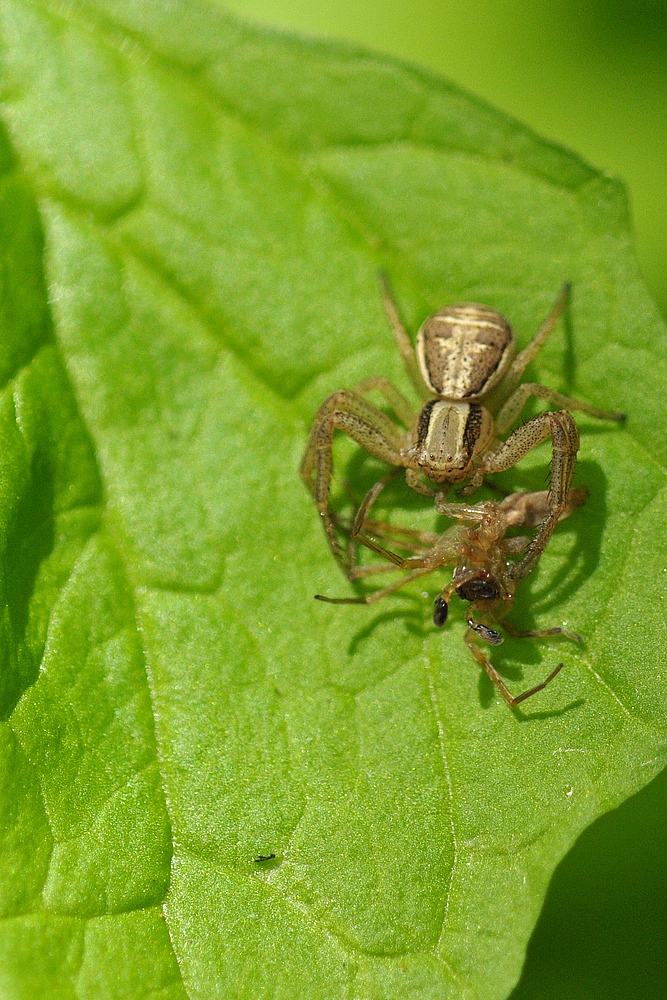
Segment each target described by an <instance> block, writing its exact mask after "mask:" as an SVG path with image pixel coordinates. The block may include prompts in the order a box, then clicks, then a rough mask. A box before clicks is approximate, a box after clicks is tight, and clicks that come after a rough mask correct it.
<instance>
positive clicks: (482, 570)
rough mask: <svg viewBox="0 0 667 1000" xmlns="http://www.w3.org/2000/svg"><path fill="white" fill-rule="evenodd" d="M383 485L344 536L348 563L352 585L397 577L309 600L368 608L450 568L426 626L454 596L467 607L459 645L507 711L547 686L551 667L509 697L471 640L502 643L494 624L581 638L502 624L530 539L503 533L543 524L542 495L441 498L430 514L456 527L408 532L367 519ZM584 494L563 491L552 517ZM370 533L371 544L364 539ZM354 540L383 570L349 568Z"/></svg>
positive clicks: (545, 500)
mask: <svg viewBox="0 0 667 1000" xmlns="http://www.w3.org/2000/svg"><path fill="white" fill-rule="evenodd" d="M386 481H387V480H386V479H385V480H382V481H381V482H379V483H377V484H376V485H375V486H374V487H373V489H372V490H371V491H370V492H369V493H368V494H367V496H366V498H365V500H364V502H363V503H362V505H361V507H360V508H359V510H358V512H357V516H356V518H355V521H354V525H353V527H352V531H351V543H352V544H351V563H352V568H353V570H354V577H355V578H356V579H360V578H364V577H369V576H372V575H374V574H376V573H382V572H388V571H392V570H394V571H398V570H401V571H403V572H404V573H405V575H404V576H403V577H402V578H401V579H400V580H397V581H396V582H394V583H392V584H390V585H389V586H387V587H383V588H382V589H380V590H375V591H373V592H372V593H371V594H368V595H367V596H366V597H338V598H331V597H325V596H323V595H321V594H318V595H317V600H320V601H326V602H328V603H329V604H375V603H377V601H379V600H381V599H382V598H383V597H386V596H387V595H389V594H393V593H395V592H396V591H397V590H399V588H401V587H404V586H405V585H406V584H407V583H411V582H412V581H413V580H418V579H419V578H420V577H423V576H426V575H427V574H429V573H433V572H434V571H435V570H437V569H440V568H441V567H443V566H448V565H450V564H451V563H453V564H454V573H453V576H452V579H451V581H450V582H449V583H447V584H446V585H445V586H444V587H443V588H442V590H441V591H440V593H439V594H438V596H437V597H436V599H435V604H434V607H433V622H434V624H435V625H437V626H442V625H444V624H445V622H446V621H447V617H448V612H449V602H450V600H451V599H452V597H453V596H454V594H456V595H457V596H458V597H460V598H461V599H462V600H464V601H467V602H468V609H467V612H466V621H467V623H468V630H467V632H466V635H465V643H466V646H467V647H468V649H469V650H470V653H471V654H472V656H473V657H474V658H475V660H476V661H477V663H479V665H480V666H481V667H482V668H483V669H484V670H485V671H486V673H487V674H488V676H489V677H490V678H491V680H492V681H493V683H494V684H495V686H496V687H497V688H498V690H499V691H500V693H501V695H502V696H503V698H504V699H505V701H506V702H507V704H508V705H510V706H511V707H512V708H514V707H515V706H516V705H519V704H520V703H521V702H522V701H525V700H526V698H530V697H532V695H534V694H537V693H538V691H543V690H544V688H545V687H546V686H547V684H549V683H551V681H552V680H553V679H554V677H555V676H556V675H557V674H558V672H559V671H560V670H561V669H562V666H563V664H562V663H559V664H558V666H557V667H555V668H554V670H552V671H551V673H550V674H549V676H548V677H547V678H546V679H545V680H543V681H542V682H541V683H540V684H536V685H535V686H534V687H531V688H529V689H528V690H527V691H524V692H523V693H522V694H519V695H516V696H515V695H512V693H511V692H510V691H509V689H508V688H507V685H506V684H505V682H504V680H503V679H502V677H501V676H500V674H499V673H498V671H497V670H496V668H495V667H494V666H493V664H492V663H491V660H490V659H489V657H488V656H487V654H486V653H485V651H484V650H483V649H482V648H481V646H480V645H479V643H478V641H477V640H480V639H481V640H482V641H484V642H487V643H490V644H491V645H492V646H498V645H500V643H502V641H503V637H502V635H501V634H500V632H499V631H498V629H497V628H496V626H497V625H500V627H501V628H503V629H504V631H505V632H507V633H508V635H510V636H512V637H515V638H532V639H541V638H546V637H548V636H557V635H560V636H565V638H567V639H572V640H574V641H575V642H581V636H579V635H577V634H576V633H575V632H570V631H569V630H568V629H566V628H561V627H554V628H545V629H532V630H530V631H521V630H520V629H517V628H515V626H514V625H512V624H511V623H510V622H508V621H507V620H506V615H507V614H508V613H509V612H510V611H511V609H512V607H513V605H514V597H515V591H516V584H517V579H516V574H515V572H514V570H515V567H516V566H517V565H518V564H517V563H516V561H515V559H516V557H521V556H522V555H523V553H525V552H526V550H527V549H528V548H529V547H530V544H531V536H530V535H526V534H517V535H514V536H512V537H507V532H508V531H509V529H510V528H517V529H527V530H531V529H534V528H536V527H537V526H538V525H540V524H542V523H543V522H544V518H545V517H547V516H548V515H549V511H550V509H551V506H550V499H549V494H548V492H546V491H543V492H534V493H529V492H522V493H512V494H511V495H510V496H508V497H506V498H505V499H504V500H503V501H502V502H500V503H498V502H496V501H494V500H490V501H485V502H483V503H478V504H474V505H470V504H465V503H447V502H446V500H445V498H444V496H443V495H442V494H441V495H439V496H438V497H436V502H435V503H436V508H437V510H438V511H439V513H441V514H444V515H445V516H446V517H450V518H454V519H456V520H457V521H458V522H459V523H457V524H454V525H452V526H451V527H450V528H448V529H447V530H446V531H445V532H443V533H442V534H435V533H431V532H423V531H416V530H413V529H409V528H402V527H400V526H396V525H390V524H384V523H381V522H378V521H373V520H370V519H369V516H368V515H369V513H370V510H371V507H372V506H373V504H374V503H375V500H376V499H377V497H378V495H379V493H380V491H381V490H382V488H383V487H384V485H385V483H386ZM587 496H588V490H586V489H571V490H570V491H569V494H568V499H567V502H566V503H565V505H564V506H562V507H561V508H560V512H559V519H560V520H562V519H563V518H565V517H568V516H569V515H570V514H571V513H572V511H573V510H574V509H575V507H581V506H582V505H583V504H584V503H585V502H586V498H587ZM371 535H374V536H375V538H372V537H370V536H371ZM377 538H380V539H382V540H383V541H389V540H391V539H393V541H394V544H395V545H397V546H398V547H399V548H401V549H404V550H407V551H411V552H413V553H414V554H413V555H410V556H400V555H398V554H397V553H396V552H394V551H392V550H391V549H388V548H386V546H385V545H382V544H380V543H379V542H378V541H376V540H375V539H377ZM356 542H361V543H362V544H363V545H365V546H366V547H367V548H369V549H371V550H372V551H373V552H375V553H377V555H379V556H382V558H383V559H384V560H386V562H387V563H389V564H390V565H386V563H385V564H384V565H382V564H377V563H376V564H373V565H370V566H357V565H356V557H355V556H354V552H353V546H354V544H355V543H356Z"/></svg>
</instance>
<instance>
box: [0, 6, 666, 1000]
mask: <svg viewBox="0 0 667 1000" xmlns="http://www.w3.org/2000/svg"><path fill="white" fill-rule="evenodd" d="M0 37H1V46H2V48H1V60H0V90H1V92H2V101H3V103H2V116H3V120H4V123H5V128H6V135H5V136H4V137H3V138H2V149H1V150H0V169H1V170H2V173H1V175H0V232H1V233H2V241H1V242H2V248H3V249H2V258H1V260H2V307H1V308H2V328H3V339H2V345H1V353H0V372H1V374H2V383H1V384H2V386H3V390H2V397H1V400H0V405H1V410H0V435H1V437H2V450H1V452H0V454H1V455H2V459H1V466H0V469H1V472H0V546H1V552H2V580H1V582H2V588H3V589H2V602H1V603H2V607H3V609H4V610H3V615H2V624H1V628H2V633H1V637H0V642H1V649H2V663H3V669H2V675H1V677H0V709H1V711H2V720H3V721H2V722H1V723H0V747H1V750H0V752H1V753H2V756H3V759H2V765H1V766H2V772H1V773H2V774H3V776H4V777H3V780H2V785H1V787H0V797H1V799H2V808H1V809H0V838H1V843H2V850H0V913H1V915H2V917H3V920H2V922H1V923H0V992H2V994H3V995H6V996H8V997H9V996H11V997H21V998H23V997H25V998H32V997H35V996H49V997H58V998H60V997H63V998H72V1000H73V998H74V997H76V998H77V1000H96V998H105V1000H106V998H113V1000H121V998H128V1000H129V998H131V1000H137V998H141V997H144V996H145V997H147V998H148V997H149V996H154V997H160V998H165V1000H166V998H169V1000H183V998H185V997H186V996H187V997H192V998H194V997H197V998H206V1000H208V998H214V997H221V998H225V1000H227V998H230V997H248V998H252V1000H259V998H262V997H266V998H269V997H270V998H274V997H280V998H282V1000H287V998H291V997H294V998H301V997H308V998H309V1000H310V998H313V1000H315V998H318V1000H319V998H331V1000H338V998H348V997H349V998H352V997H354V1000H381V998H382V1000H391V998H396V1000H399V998H400V1000H403V998H406V997H410V998H414V1000H418V998H438V1000H439V998H445V997H447V998H450V997H451V998H463V997H465V998H473V997H474V998H477V997H479V998H485V1000H486V998H495V997H497V998H500V997H504V996H506V995H507V993H508V992H509V990H510V989H511V987H512V985H513V984H514V983H515V982H516V980H517V978H518V976H519V973H520V969H521V964H522V961H523V956H524V951H525V947H526V943H527V940H528V937H529V935H530V932H531V929H532V927H533V925H534V923H535V920H536V918H537V915H538V913H539V909H540V906H541V903H542V900H543V898H544V894H545V891H546V887H547V884H548V881H549V878H550V876H551V873H552V872H553V870H554V867H555V865H556V864H557V862H558V860H559V859H560V858H561V857H562V856H563V854H564V853H565V852H566V851H567V849H568V848H569V847H570V846H571V844H572V843H573V841H574V839H575V838H576V836H577V834H578V833H579V832H580V831H581V830H582V829H583V828H584V827H585V826H586V825H587V824H589V823H590V822H591V821H592V820H593V819H594V818H595V817H596V816H598V815H600V814H601V813H602V812H604V811H606V810H608V809H610V808H612V807H613V806H614V805H616V804H618V803H619V802H621V801H622V800H623V799H624V798H626V797H627V796H628V795H630V794H631V793H632V792H633V791H635V790H637V789H638V788H640V787H641V786H642V785H644V784H645V783H646V782H648V781H649V779H650V778H651V777H652V776H653V775H655V774H656V773H657V772H658V771H659V770H660V769H661V768H662V766H663V765H664V763H665V758H666V748H667V708H666V706H667V698H666V695H667V672H666V671H665V667H664V663H663V662H662V658H661V657H662V654H661V650H662V649H664V646H665V639H666V638H667V636H666V635H665V632H666V626H665V595H666V593H667V586H666V585H667V573H666V571H665V555H666V549H667V542H666V541H665V535H664V527H663V526H664V523H665V515H666V513H667V510H666V508H667V491H666V490H665V483H666V478H667V477H666V472H665V465H666V461H667V456H666V452H667V435H666V434H665V423H666V419H665V408H664V401H663V396H662V393H663V391H664V386H665V384H666V378H667V338H666V336H665V329H664V327H663V325H662V323H661V321H660V319H659V317H658V314H657V311H656V309H655V308H654V306H653V305H652V304H651V302H650V301H649V299H648V297H647V295H646V292H645V290H644V287H643V284H642V282H641V279H640V277H639V276H638V273H637V268H636V264H635V261H634V258H633V254H632V245H631V236H630V231H629V225H628V219H627V211H626V205H625V199H624V193H623V189H622V188H621V187H620V186H619V184H618V183H617V182H615V181H613V180H611V179H609V178H607V177H605V176H603V175H601V174H598V173H597V172H596V171H594V170H593V169H591V168H590V167H588V166H586V165H585V164H583V163H581V162H580V161H579V160H577V159H576V158H575V157H574V156H571V155H570V154H568V153H566V152H564V151H562V150H560V149H558V148H556V147H554V146H551V145H549V144H548V143H545V142H543V141H541V140H540V139H538V138H537V137H535V136H534V135H532V134H531V133H530V132H529V131H527V130H526V129H524V128H523V127H521V126H520V125H518V124H517V123H516V122H513V121H511V120H508V119H506V118H505V117H504V116H502V115H501V114H499V113H498V112H496V111H494V110H492V109H490V108H488V107H486V106H482V105H480V104H479V103H477V102H475V101H474V100H473V99H471V98H469V97H467V96H466V95H464V94H462V93H460V92H459V91H457V90H456V89H454V88H453V87H450V86H448V85H447V84H445V83H443V82H442V81H440V80H439V79H437V78H434V77H431V76H429V75H427V74H425V73H422V72H420V71H418V70H415V69H412V68H409V67H405V66H402V65H400V64H397V63H395V62H392V61H390V60H385V59H382V58H380V57H377V56H373V55H370V54H368V53H365V52H360V51H357V50H354V49H351V48H346V47H344V46H336V45H323V44H316V43H310V42H305V41H302V40H294V39H291V38H289V37H286V36H282V35H277V34H269V33H263V32H260V31H258V30H255V29H250V28H247V27H245V26H243V25H242V24H240V23H239V22H237V21H235V20H233V19H231V18H230V17H228V16H227V15H225V14H224V13H221V11H220V9H219V8H218V7H216V6H212V5H209V4H206V3H203V2H202V3H197V2H194V0H191V2H189V3H185V2H181V3H179V2H173V3H170V4H156V3H153V2H148V0H131V2H130V0H98V2H96V3H93V2H90V3H80V2H72V3H69V4H67V5H60V4H58V5H56V4H49V3H45V2H43V3H31V2H28V0H0ZM380 266H383V267H385V268H386V269H387V270H388V272H389V273H390V275H391V279H392V282H393V285H394V288H395V291H396V295H397V297H398V299H399V302H400V306H401V309H402V311H403V313H404V315H405V317H406V320H407V322H408V324H409V326H410V328H411V330H413V331H414V330H415V329H416V328H417V326H418V325H419V322H420V321H421V320H422V319H423V318H424V316H425V315H427V314H428V313H429V312H430V311H433V310H434V309H435V308H436V307H438V306H440V305H442V304H443V303H446V302H450V301H456V300H461V299H467V300H477V301H482V302H485V303H488V304H489V305H491V306H493V307H494V308H497V309H499V310H500V311H502V312H503V313H504V314H506V315H507V316H509V317H510V318H511V320H512V322H513V323H514V324H515V326H516V329H517V332H518V336H519V340H520V342H521V343H525V342H526V341H527V340H528V338H529V337H530V335H531V333H532V332H533V331H534V330H535V328H536V326H537V324H538V323H539V322H540V320H541V319H542V318H543V316H544V315H545V313H546V312H547V310H548V308H549V307H550V305H551V304H552V301H553V299H554V298H555V295H556V293H557V290H558V288H559V287H560V285H561V284H562V282H563V280H565V279H569V280H571V281H572V282H573V283H574V289H575V291H574V300H573V305H572V309H571V315H570V318H569V322H568V324H567V325H566V327H565V328H563V327H561V329H560V331H559V333H557V334H555V335H554V337H553V338H552V342H551V343H550V344H549V345H548V347H547V348H546V349H545V350H544V352H543V356H542V357H541V358H540V359H539V363H538V365H536V366H535V371H534V375H535V377H536V378H540V379H542V380H544V381H546V382H548V383H549V384H551V385H553V386H555V387H556V388H559V389H562V390H564V391H568V392H570V393H571V394H576V395H579V396H581V397H583V398H585V399H587V400H589V401H591V402H593V403H595V404H597V405H600V406H604V407H606V408H610V409H623V410H627V412H628V413H629V421H628V425H627V428H624V429H619V428H617V427H610V426H606V425H605V426H603V425H601V424H597V423H595V422H594V421H592V420H588V419H584V418H582V419H581V420H580V421H579V423H580V426H581V429H582V450H581V462H580V464H579V467H578V471H577V479H576V482H577V483H578V484H579V485H587V486H589V487H590V489H591V500H590V503H589V504H588V506H587V507H586V508H585V509H583V510H581V511H578V512H577V513H576V514H574V515H573V516H572V518H571V519H570V520H569V521H568V522H566V523H565V524H563V525H562V526H561V527H560V528H559V530H558V532H557V533H556V536H555V537H554V539H553V541H552V543H551V545H550V547H549V551H548V552H547V554H546V555H545V557H544V559H543V560H542V562H541V564H540V567H539V570H538V572H537V573H536V574H535V575H534V577H533V578H531V579H530V580H528V581H526V583H525V584H524V585H523V586H522V589H521V590H520V592H519V598H518V601H517V619H522V620H523V621H522V622H520V623H524V622H525V623H527V624H529V625H530V624H532V623H533V622H535V623H539V624H540V625H542V624H545V625H551V624H555V623H561V622H565V621H567V622H568V623H570V625H571V627H575V628H576V629H577V630H578V631H580V632H582V633H583V635H584V636H585V639H586V643H585V646H584V647H583V649H578V648H571V647H569V646H567V645H565V644H560V645H557V644H556V643H555V642H554V643H553V644H544V645H543V644H537V643H533V642H524V643H518V642H509V641H508V642H507V643H506V644H505V645H504V646H503V647H502V654H503V655H502V657H500V658H499V659H498V658H497V662H499V663H500V664H501V666H502V669H503V670H504V671H506V675H507V677H508V679H509V682H510V684H511V685H512V686H513V687H515V688H517V689H518V687H519V686H520V685H521V683H523V684H524V685H527V684H528V683H533V682H536V681H537V680H539V679H541V678H542V677H543V675H544V674H545V672H547V670H548V669H550V668H551V666H552V665H553V664H554V661H555V660H556V658H558V659H560V658H562V659H563V660H564V662H565V669H564V670H563V672H562V673H561V675H559V677H558V679H557V681H555V682H554V684H553V685H551V687H550V688H549V689H548V690H547V691H545V692H544V693H542V694H541V695H540V696H539V702H538V701H537V700H536V701H535V702H533V703H530V704H529V705H527V706H525V711H523V712H521V713H512V712H510V711H508V709H507V706H506V705H505V704H504V703H502V702H501V701H500V700H499V699H498V698H497V697H496V696H495V695H494V693H493V691H492V690H490V689H489V685H488V684H487V683H486V679H485V678H484V677H482V678H481V679H480V678H479V671H478V670H477V668H476V667H475V666H474V664H473V663H472V661H471V660H470V657H469V656H468V654H467V652H466V650H465V647H464V645H463V642H462V634H463V628H464V623H463V615H462V611H461V609H460V608H459V609H457V610H456V611H455V612H453V614H452V621H451V622H450V623H449V624H448V626H447V628H446V629H444V630H435V629H434V628H433V627H432V626H431V624H430V600H426V599H424V598H422V596H421V592H420V590H418V589H416V590H414V591H413V592H412V593H411V594H407V596H405V597H395V598H392V599H388V600H387V601H386V602H385V604H384V607H382V606H380V607H379V608H378V609H369V608H360V607H357V608H335V607H325V606H323V605H321V604H317V603H316V602H314V601H313V600H312V597H313V594H314V593H315V592H317V591H322V590H325V589H328V590H329V592H331V593H343V592H345V591H346V588H347V587H348V585H347V584H346V583H345V581H344V580H343V579H342V578H341V577H340V574H339V572H338V570H337V568H336V566H335V565H334V564H333V561H332V559H331V557H330V555H329V553H328V550H327V547H326V544H325V540H324V537H323V533H322V530H321V527H320V525H319V523H318V521H319V519H318V517H317V516H316V512H315V509H314V507H313V504H312V501H311V499H310V498H309V496H308V495H307V493H306V491H305V490H304V488H303V485H302V483H301V482H300V480H299V476H298V463H299V459H300V456H301V454H302V451H303V447H304V443H305V437H306V433H307V429H308V426H309V422H310V420H311V419H312V417H313V415H314V412H315V410H316V409H317V406H318V405H319V403H320V402H321V401H322V400H323V399H324V397H325V396H326V394H327V393H328V392H330V391H332V390H334V389H336V388H339V387H345V386H352V385H354V383H355V382H356V381H359V380H361V379H363V378H366V377H368V376H370V375H375V374H382V375H385V376H388V377H391V378H392V379H393V380H394V381H396V383H397V384H399V385H400V386H401V387H402V388H403V389H405V390H406V391H409V390H408V387H407V386H406V379H405V376H404V374H403V372H402V371H401V366H400V361H399V359H398V357H397V356H396V352H395V350H394V348H393V344H392V339H391V335H390V332H389V330H388V329H387V324H386V320H385V318H384V316H383V311H382V305H381V300H380V294H379V290H378V285H377V271H378V267H380ZM339 451H340V455H339V456H338V457H339V459H340V462H343V464H342V465H341V464H340V462H339V470H340V471H341V473H345V475H347V476H348V478H349V481H350V485H351V487H352V489H353V490H354V491H356V492H357V493H360V492H362V491H363V489H364V488H365V486H366V485H367V484H368V483H369V482H372V481H373V476H375V475H376V474H377V467H376V466H375V465H374V464H373V463H371V462H367V463H365V464H363V463H360V460H359V456H358V450H357V449H354V448H347V450H346V449H345V448H344V447H343V448H341V449H339ZM345 455H347V456H348V457H349V458H350V461H349V463H348V465H347V467H345V464H344V457H345ZM547 461H548V453H547V451H546V450H545V449H543V450H542V451H541V452H539V453H536V454H534V455H531V456H530V459H529V460H526V461H525V462H523V463H522V464H521V467H520V468H519V469H517V470H515V471H513V472H512V473H511V474H508V475H507V476H506V477H505V480H504V481H506V483H507V485H509V486H512V485H521V486H530V487H538V488H539V484H540V483H541V482H542V481H543V478H544V474H545V465H546V462H547ZM387 503H388V508H389V509H391V513H392V516H393V514H394V513H395V514H396V516H397V517H398V518H402V519H403V520H404V522H405V523H418V524H432V523H433V517H432V513H431V511H430V510H429V505H428V503H426V502H423V503H422V502H421V501H420V500H418V499H416V498H415V497H412V496H410V495H409V494H408V491H407V490H405V489H403V490H401V489H396V490H395V491H394V492H393V493H391V494H389V495H388V498H387ZM394 508H396V509H394ZM427 585H431V584H430V582H429V583H427ZM435 586H436V584H433V585H432V587H433V589H434V588H435ZM494 655H496V657H497V654H494ZM522 678H523V680H522ZM271 854H275V858H274V859H273V860H271V861H267V862H259V863H258V862H256V861H255V859H256V858H257V857H259V856H260V855H263V856H268V855H271Z"/></svg>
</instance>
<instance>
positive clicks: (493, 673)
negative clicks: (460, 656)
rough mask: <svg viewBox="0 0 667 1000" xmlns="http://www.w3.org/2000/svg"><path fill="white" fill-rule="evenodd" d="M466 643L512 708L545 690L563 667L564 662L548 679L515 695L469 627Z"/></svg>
mask: <svg viewBox="0 0 667 1000" xmlns="http://www.w3.org/2000/svg"><path fill="white" fill-rule="evenodd" d="M465 644H466V646H467V647H468V649H469V650H470V652H471V653H472V655H473V656H474V658H475V659H476V660H477V662H478V663H479V665H480V667H482V668H483V669H484V670H485V671H486V673H487V674H488V676H489V677H490V678H491V680H492V681H493V683H494V684H495V686H496V687H497V688H498V690H499V691H500V693H501V695H502V696H503V698H504V699H505V701H506V702H507V704H508V705H509V706H510V708H515V707H516V706H517V705H519V704H521V702H522V701H525V700H526V698H531V697H532V696H533V695H534V694H537V693H538V692H539V691H544V689H545V687H546V686H547V684H550V683H551V681H552V680H553V679H554V677H555V676H556V674H558V673H560V671H561V670H562V669H563V664H562V663H559V664H558V666H557V667H556V668H555V670H552V671H551V673H550V674H549V676H548V677H547V678H546V680H543V681H542V683H541V684H536V685H535V687H532V688H529V689H528V691H524V692H523V693H522V694H518V695H516V697H515V696H514V695H513V694H512V692H511V691H510V690H509V688H508V687H507V685H506V684H505V681H504V680H503V679H502V677H501V676H500V674H499V673H498V671H497V670H496V668H495V667H494V666H493V664H492V663H491V660H490V659H489V658H488V656H487V655H486V653H485V652H484V650H483V649H480V647H479V646H478V645H477V643H476V642H475V634H474V632H473V631H472V630H471V629H469V630H468V631H467V632H466V635H465Z"/></svg>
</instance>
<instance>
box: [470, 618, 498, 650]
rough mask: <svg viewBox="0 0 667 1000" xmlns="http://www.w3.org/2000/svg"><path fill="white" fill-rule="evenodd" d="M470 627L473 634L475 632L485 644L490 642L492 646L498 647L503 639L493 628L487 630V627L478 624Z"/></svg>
mask: <svg viewBox="0 0 667 1000" xmlns="http://www.w3.org/2000/svg"><path fill="white" fill-rule="evenodd" d="M471 627H472V630H473V632H476V633H477V635H478V636H480V638H482V639H484V640H485V641H486V642H490V643H491V645H492V646H499V645H500V644H501V642H502V641H503V637H502V635H501V634H500V632H496V630H495V629H494V628H489V626H488V625H483V624H482V623H481V622H479V623H477V624H475V625H472V626H471Z"/></svg>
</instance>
